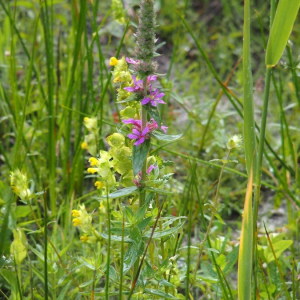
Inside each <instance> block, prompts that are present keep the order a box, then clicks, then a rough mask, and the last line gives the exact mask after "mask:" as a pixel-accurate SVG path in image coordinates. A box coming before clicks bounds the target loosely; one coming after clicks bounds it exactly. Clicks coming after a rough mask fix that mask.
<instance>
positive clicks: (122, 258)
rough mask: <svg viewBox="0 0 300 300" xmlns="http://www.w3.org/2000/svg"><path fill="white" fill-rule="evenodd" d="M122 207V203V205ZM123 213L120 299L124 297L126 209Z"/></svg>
mask: <svg viewBox="0 0 300 300" xmlns="http://www.w3.org/2000/svg"><path fill="white" fill-rule="evenodd" d="M120 208H121V205H120ZM122 213H123V222H122V241H121V259H120V284H119V300H122V299H123V295H122V291H123V267H124V266H123V264H124V230H125V214H124V209H122Z"/></svg>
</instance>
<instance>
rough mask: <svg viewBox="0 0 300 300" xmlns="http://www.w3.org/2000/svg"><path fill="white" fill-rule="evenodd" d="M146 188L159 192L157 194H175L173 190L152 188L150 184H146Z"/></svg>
mask: <svg viewBox="0 0 300 300" xmlns="http://www.w3.org/2000/svg"><path fill="white" fill-rule="evenodd" d="M145 190H146V191H149V192H153V193H157V194H162V195H172V194H174V193H173V192H170V191H167V190H163V189H156V188H152V187H149V186H146V187H145Z"/></svg>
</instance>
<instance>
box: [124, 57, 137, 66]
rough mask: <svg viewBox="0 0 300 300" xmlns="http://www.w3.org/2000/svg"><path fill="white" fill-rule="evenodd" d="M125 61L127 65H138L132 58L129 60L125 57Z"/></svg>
mask: <svg viewBox="0 0 300 300" xmlns="http://www.w3.org/2000/svg"><path fill="white" fill-rule="evenodd" d="M126 61H127V62H128V63H129V64H133V65H137V64H138V63H139V61H138V60H135V59H133V58H130V57H126Z"/></svg>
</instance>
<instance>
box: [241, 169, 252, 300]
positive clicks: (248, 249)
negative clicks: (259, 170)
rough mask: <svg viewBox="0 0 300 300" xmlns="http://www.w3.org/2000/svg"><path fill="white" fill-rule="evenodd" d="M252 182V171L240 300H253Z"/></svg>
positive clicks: (244, 226)
mask: <svg viewBox="0 0 300 300" xmlns="http://www.w3.org/2000/svg"><path fill="white" fill-rule="evenodd" d="M252 182H253V175H252V171H251V173H250V177H249V181H248V186H247V191H246V197H245V206H244V216H243V224H242V233H241V241H240V249H239V265H238V298H239V299H240V300H251V275H252V248H253V247H252V243H253V214H252Z"/></svg>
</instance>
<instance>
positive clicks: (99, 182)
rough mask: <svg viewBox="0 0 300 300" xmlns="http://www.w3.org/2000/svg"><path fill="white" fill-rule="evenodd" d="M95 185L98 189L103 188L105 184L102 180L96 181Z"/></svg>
mask: <svg viewBox="0 0 300 300" xmlns="http://www.w3.org/2000/svg"><path fill="white" fill-rule="evenodd" d="M95 186H96V187H97V189H101V188H102V187H103V186H104V184H103V182H101V181H96V182H95Z"/></svg>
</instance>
